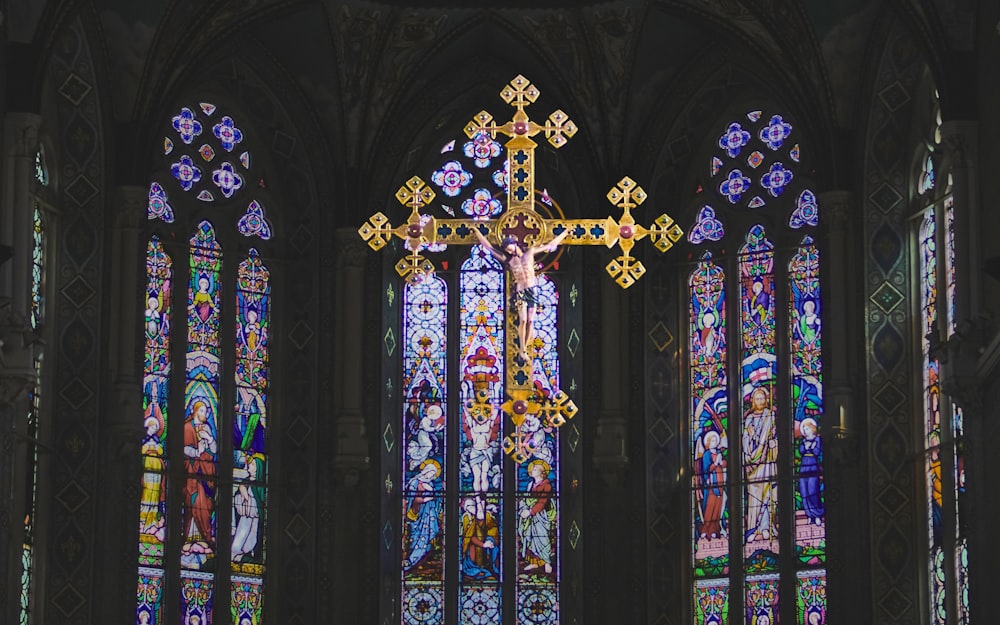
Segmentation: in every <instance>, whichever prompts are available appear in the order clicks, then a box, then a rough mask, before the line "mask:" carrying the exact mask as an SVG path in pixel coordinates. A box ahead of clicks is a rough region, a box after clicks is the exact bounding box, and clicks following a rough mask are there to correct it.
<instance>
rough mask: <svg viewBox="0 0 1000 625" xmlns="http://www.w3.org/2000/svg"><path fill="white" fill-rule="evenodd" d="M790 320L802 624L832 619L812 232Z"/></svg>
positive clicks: (793, 281) (799, 259)
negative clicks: (828, 597) (828, 600)
mask: <svg viewBox="0 0 1000 625" xmlns="http://www.w3.org/2000/svg"><path fill="white" fill-rule="evenodd" d="M788 284H789V302H788V323H789V347H790V349H789V353H790V356H791V363H790V375H791V379H790V384H791V391H792V393H791V395H792V396H791V402H792V403H791V405H792V414H793V422H792V437H793V446H794V460H793V469H794V472H795V475H796V479H795V486H796V489H795V555H796V559H797V561H798V566H799V567H802V568H806V567H808V570H802V571H799V573H798V575H797V577H796V583H797V586H798V588H797V595H796V597H797V605H798V609H797V614H798V623H799V625H808V623H809V619H810V618H811V619H814V620H815V619H820V622H824V623H825V622H826V570H825V569H823V568H816V567H822V565H823V564H824V563H825V562H826V504H825V500H824V495H825V486H824V482H823V436H822V432H821V426H822V423H823V371H822V360H821V356H822V334H823V332H822V323H821V321H820V319H821V318H820V314H821V302H822V299H821V297H820V284H819V250H818V249H817V248H816V246H815V244H814V243H813V239H812V237H809V236H806V237H804V238H803V239H802V244H801V246H800V247H799V249H798V252H797V253H796V254H795V255H794V256H793V257H792V259H791V261H790V262H789V264H788Z"/></svg>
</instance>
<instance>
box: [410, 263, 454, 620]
mask: <svg viewBox="0 0 1000 625" xmlns="http://www.w3.org/2000/svg"><path fill="white" fill-rule="evenodd" d="M447 296H448V290H447V287H446V285H445V283H444V281H443V280H441V279H440V278H437V277H430V278H428V279H426V280H423V281H420V282H418V283H408V284H407V285H406V286H405V287H404V290H403V345H402V348H403V389H404V393H405V402H404V408H403V420H402V422H403V432H405V441H406V442H405V445H404V447H403V476H402V477H403V485H404V487H403V510H402V518H403V521H402V527H403V535H402V573H401V575H402V610H401V612H402V620H403V623H404V624H406V625H432V624H435V623H443V622H444V554H445V540H444V536H445V514H444V513H445V509H444V508H445V506H444V502H445V489H444V484H445V478H446V476H445V467H446V463H445V460H446V454H445V442H446V440H445V430H446V426H447V412H446V411H447V407H448V406H447V402H446V399H447V393H446V388H447V386H446V385H447V340H446V328H447V301H448V300H447Z"/></svg>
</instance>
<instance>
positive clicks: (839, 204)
mask: <svg viewBox="0 0 1000 625" xmlns="http://www.w3.org/2000/svg"><path fill="white" fill-rule="evenodd" d="M816 199H817V201H818V202H819V212H820V220H821V221H822V222H823V223H824V224H825V225H826V227H827V229H828V231H830V232H838V233H839V232H844V231H845V230H847V229H848V226H849V224H850V221H851V212H852V211H851V207H852V205H853V203H854V194H853V193H852V192H850V191H845V190H839V189H838V190H834V191H824V192H823V193H820V194H819V197H818V198H816Z"/></svg>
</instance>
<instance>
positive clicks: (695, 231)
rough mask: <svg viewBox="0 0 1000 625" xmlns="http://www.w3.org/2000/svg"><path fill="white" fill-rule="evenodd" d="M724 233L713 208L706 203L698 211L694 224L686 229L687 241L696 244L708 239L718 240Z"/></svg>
mask: <svg viewBox="0 0 1000 625" xmlns="http://www.w3.org/2000/svg"><path fill="white" fill-rule="evenodd" d="M724 234H725V229H724V228H723V227H722V222H721V221H719V220H718V219H717V218H716V217H715V209H714V208H712V207H711V206H708V205H707V204H706V205H705V206H702V207H701V210H699V211H698V216H697V217H695V222H694V225H693V226H691V229H690V230H688V235H687V238H688V241H690V242H691V243H694V244H695V245H698V244H700V243H702V242H704V241H705V239H708V240H709V241H718V240H719V239H721V238H722V235H724Z"/></svg>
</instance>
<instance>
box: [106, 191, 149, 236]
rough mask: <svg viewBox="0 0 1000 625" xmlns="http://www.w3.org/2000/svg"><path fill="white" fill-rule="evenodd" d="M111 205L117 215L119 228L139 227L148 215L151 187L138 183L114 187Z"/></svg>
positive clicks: (111, 194)
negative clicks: (147, 204) (147, 206)
mask: <svg viewBox="0 0 1000 625" xmlns="http://www.w3.org/2000/svg"><path fill="white" fill-rule="evenodd" d="M110 196H111V197H110V198H109V199H110V201H111V207H112V208H113V210H114V213H115V214H116V215H117V218H116V225H117V226H118V227H119V228H138V227H139V225H140V224H141V223H142V221H143V220H144V219H145V216H146V203H147V202H148V201H149V189H147V188H145V187H140V186H136V185H120V186H117V187H113V188H112V189H111V193H110Z"/></svg>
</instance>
